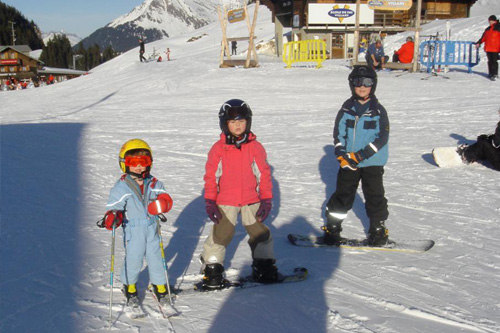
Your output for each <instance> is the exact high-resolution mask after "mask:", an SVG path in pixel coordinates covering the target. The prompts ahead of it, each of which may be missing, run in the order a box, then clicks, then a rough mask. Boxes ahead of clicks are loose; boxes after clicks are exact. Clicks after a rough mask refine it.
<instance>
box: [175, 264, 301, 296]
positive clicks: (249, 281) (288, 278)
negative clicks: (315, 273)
mask: <svg viewBox="0 0 500 333" xmlns="http://www.w3.org/2000/svg"><path fill="white" fill-rule="evenodd" d="M307 274H308V272H307V269H306V268H304V267H297V268H295V269H294V270H293V272H292V273H291V274H282V273H280V272H278V281H276V282H274V283H262V282H258V281H255V280H254V279H253V278H252V276H251V275H249V276H245V277H242V278H239V279H236V280H230V279H224V285H223V287H222V288H221V289H205V288H203V283H202V282H201V278H200V279H199V280H200V281H199V282H197V283H195V284H194V285H192V288H189V289H175V290H174V291H173V292H174V293H175V294H176V295H178V296H186V295H193V294H209V293H214V292H222V291H225V290H231V289H248V288H255V287H261V286H271V285H276V284H282V283H293V282H300V281H304V280H305V279H306V278H307Z"/></svg>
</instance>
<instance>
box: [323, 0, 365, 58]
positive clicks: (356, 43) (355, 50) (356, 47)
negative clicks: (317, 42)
mask: <svg viewBox="0 0 500 333" xmlns="http://www.w3.org/2000/svg"><path fill="white" fill-rule="evenodd" d="M360 8H361V5H360V0H356V23H355V24H356V25H355V29H354V47H353V49H352V50H353V54H352V58H353V59H352V64H353V66H355V65H357V63H358V54H359V10H360ZM330 52H331V50H330Z"/></svg>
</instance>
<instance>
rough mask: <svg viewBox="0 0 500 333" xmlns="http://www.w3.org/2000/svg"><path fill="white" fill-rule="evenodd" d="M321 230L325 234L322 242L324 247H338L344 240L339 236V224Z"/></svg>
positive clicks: (340, 228)
mask: <svg viewBox="0 0 500 333" xmlns="http://www.w3.org/2000/svg"><path fill="white" fill-rule="evenodd" d="M321 230H323V231H324V232H325V234H324V235H323V242H324V243H325V244H326V245H332V246H340V245H341V244H342V243H343V241H344V240H345V239H344V238H342V237H341V236H340V232H341V231H342V227H341V226H340V224H333V225H327V226H322V227H321Z"/></svg>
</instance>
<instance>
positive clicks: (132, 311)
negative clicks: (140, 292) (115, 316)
mask: <svg viewBox="0 0 500 333" xmlns="http://www.w3.org/2000/svg"><path fill="white" fill-rule="evenodd" d="M124 312H125V314H126V315H127V316H129V318H131V319H140V318H144V317H146V314H145V313H144V311H142V309H141V307H140V304H139V299H138V298H136V297H134V298H131V299H130V300H129V301H128V302H127V303H126V304H125V311H124Z"/></svg>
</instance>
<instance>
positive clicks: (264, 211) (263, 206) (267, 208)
mask: <svg viewBox="0 0 500 333" xmlns="http://www.w3.org/2000/svg"><path fill="white" fill-rule="evenodd" d="M271 208H273V201H272V199H262V200H261V201H260V207H259V209H258V210H257V213H256V214H255V216H257V220H258V221H259V222H261V223H263V222H264V220H265V219H266V218H267V217H268V216H269V213H270V212H271Z"/></svg>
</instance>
